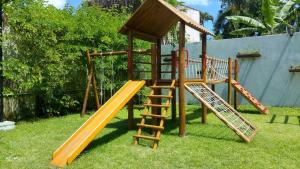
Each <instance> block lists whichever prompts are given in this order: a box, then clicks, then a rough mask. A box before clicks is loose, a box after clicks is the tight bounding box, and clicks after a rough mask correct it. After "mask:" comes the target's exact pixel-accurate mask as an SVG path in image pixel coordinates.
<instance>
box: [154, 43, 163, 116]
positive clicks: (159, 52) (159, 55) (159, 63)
mask: <svg viewBox="0 0 300 169" xmlns="http://www.w3.org/2000/svg"><path fill="white" fill-rule="evenodd" d="M156 46H157V47H156V50H157V55H156V57H157V60H156V61H157V79H161V39H157V41H156ZM155 90H156V93H155V94H157V95H161V93H162V91H161V89H155ZM156 101H157V104H161V99H160V98H158V99H157V100H156ZM157 114H161V108H157ZM157 120H158V121H159V119H157Z"/></svg>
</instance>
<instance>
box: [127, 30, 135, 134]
mask: <svg viewBox="0 0 300 169" xmlns="http://www.w3.org/2000/svg"><path fill="white" fill-rule="evenodd" d="M127 51H128V53H127V55H128V60H127V63H128V80H133V35H132V32H131V31H129V33H128V50H127ZM133 128H134V115H133V100H130V101H129V102H128V129H129V130H132V129H133Z"/></svg>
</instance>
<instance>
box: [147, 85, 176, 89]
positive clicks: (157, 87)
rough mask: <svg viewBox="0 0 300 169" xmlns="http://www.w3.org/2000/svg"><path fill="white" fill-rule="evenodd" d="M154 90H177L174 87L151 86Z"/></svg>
mask: <svg viewBox="0 0 300 169" xmlns="http://www.w3.org/2000/svg"><path fill="white" fill-rule="evenodd" d="M150 88H152V89H175V87H172V86H150Z"/></svg>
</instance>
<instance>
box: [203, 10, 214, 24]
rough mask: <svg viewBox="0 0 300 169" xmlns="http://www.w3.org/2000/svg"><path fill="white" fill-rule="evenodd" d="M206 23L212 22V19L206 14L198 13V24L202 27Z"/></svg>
mask: <svg viewBox="0 0 300 169" xmlns="http://www.w3.org/2000/svg"><path fill="white" fill-rule="evenodd" d="M206 21H212V22H213V21H214V17H213V16H212V15H210V14H209V13H207V12H200V24H201V25H204V22H206Z"/></svg>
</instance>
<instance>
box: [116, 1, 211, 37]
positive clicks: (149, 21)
mask: <svg viewBox="0 0 300 169" xmlns="http://www.w3.org/2000/svg"><path fill="white" fill-rule="evenodd" d="M178 21H183V22H184V23H185V24H186V25H187V26H190V27H191V28H193V29H195V30H198V31H199V32H201V33H206V34H209V35H213V36H214V34H213V33H211V32H210V31H209V30H207V29H206V28H205V27H203V26H202V25H200V24H198V23H197V22H195V21H194V20H192V19H191V18H190V17H188V16H187V15H185V14H184V13H182V12H181V11H179V10H178V9H176V8H175V7H174V6H172V5H170V4H169V3H167V2H165V1H164V0H145V2H144V3H143V4H142V5H141V6H140V7H139V8H138V9H137V10H136V12H135V13H134V14H133V15H132V16H131V17H130V18H129V20H128V21H127V22H126V23H125V24H124V25H123V27H122V28H121V29H120V31H119V32H120V33H122V34H124V35H127V34H128V32H129V31H132V33H133V36H135V37H137V38H139V39H142V40H147V41H151V42H156V40H157V39H159V38H162V37H163V36H164V35H166V34H167V33H168V32H169V30H170V29H171V28H172V27H173V26H174V25H175V24H177V23H178Z"/></svg>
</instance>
